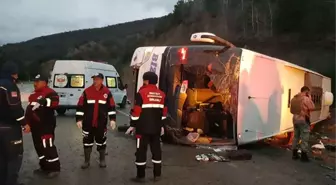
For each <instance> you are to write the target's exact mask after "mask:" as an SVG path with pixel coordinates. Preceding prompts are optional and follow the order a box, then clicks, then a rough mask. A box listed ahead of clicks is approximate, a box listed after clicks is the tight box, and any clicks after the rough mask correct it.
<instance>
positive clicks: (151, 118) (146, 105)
mask: <svg viewBox="0 0 336 185" xmlns="http://www.w3.org/2000/svg"><path fill="white" fill-rule="evenodd" d="M143 82H144V85H143V86H142V87H141V88H140V89H139V92H138V93H137V94H136V96H135V102H134V107H133V109H132V111H131V122H130V128H128V130H127V131H126V134H130V133H131V132H135V135H136V139H137V141H136V154H135V155H136V160H135V165H136V168H137V175H136V177H135V178H132V179H131V180H132V181H135V182H144V181H145V169H146V159H147V157H146V154H147V146H148V144H149V145H150V149H151V152H152V162H153V164H154V169H153V174H154V181H158V180H160V177H161V142H160V137H161V136H162V135H163V134H164V124H163V120H165V119H166V116H167V107H166V104H165V103H166V102H165V96H166V95H165V94H164V93H163V92H162V91H161V90H159V89H158V88H157V87H156V84H157V82H158V76H157V75H156V74H155V73H153V72H146V73H144V75H143Z"/></svg>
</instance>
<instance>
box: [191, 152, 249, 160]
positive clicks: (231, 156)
mask: <svg viewBox="0 0 336 185" xmlns="http://www.w3.org/2000/svg"><path fill="white" fill-rule="evenodd" d="M251 159H252V154H251V153H250V152H249V151H247V150H227V151H226V152H225V153H222V154H221V155H219V154H218V153H216V154H214V153H209V154H199V155H196V160H197V161H209V160H210V161H220V162H228V161H230V160H239V161H241V160H251Z"/></svg>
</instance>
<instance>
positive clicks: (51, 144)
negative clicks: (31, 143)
mask: <svg viewBox="0 0 336 185" xmlns="http://www.w3.org/2000/svg"><path fill="white" fill-rule="evenodd" d="M49 145H50V147H52V146H53V143H52V139H51V138H49Z"/></svg>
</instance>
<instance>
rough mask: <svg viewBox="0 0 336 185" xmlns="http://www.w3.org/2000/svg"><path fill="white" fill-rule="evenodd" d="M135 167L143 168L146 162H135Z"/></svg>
mask: <svg viewBox="0 0 336 185" xmlns="http://www.w3.org/2000/svg"><path fill="white" fill-rule="evenodd" d="M135 165H138V166H144V165H146V162H143V163H139V162H135Z"/></svg>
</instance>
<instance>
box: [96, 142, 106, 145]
mask: <svg viewBox="0 0 336 185" xmlns="http://www.w3.org/2000/svg"><path fill="white" fill-rule="evenodd" d="M96 145H98V146H103V145H106V141H105V142H104V143H103V144H101V143H97V142H96Z"/></svg>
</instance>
